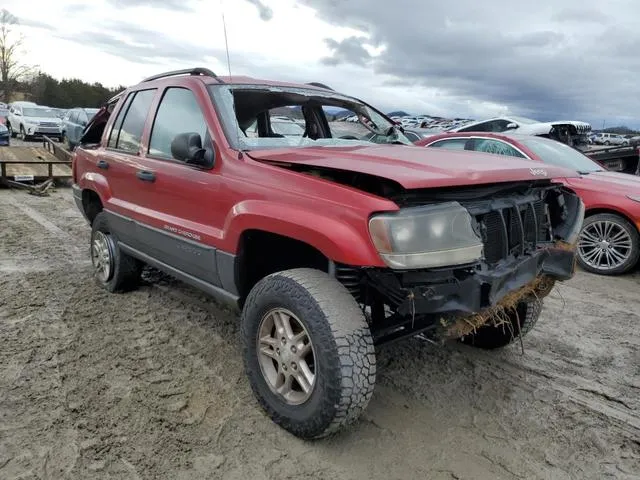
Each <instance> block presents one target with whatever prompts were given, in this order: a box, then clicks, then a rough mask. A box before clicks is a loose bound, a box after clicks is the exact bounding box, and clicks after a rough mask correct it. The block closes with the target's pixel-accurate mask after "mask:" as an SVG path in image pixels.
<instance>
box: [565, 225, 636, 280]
mask: <svg viewBox="0 0 640 480" xmlns="http://www.w3.org/2000/svg"><path fill="white" fill-rule="evenodd" d="M638 258H640V235H638V230H637V229H636V228H635V227H634V226H633V225H632V224H631V223H630V222H628V221H627V220H625V219H624V218H622V217H621V216H619V215H615V214H610V213H601V214H597V215H593V216H590V217H587V218H586V219H585V221H584V223H583V225H582V230H581V232H580V237H579V238H578V264H579V265H580V267H582V268H583V269H584V270H586V271H588V272H591V273H597V274H600V275H620V274H622V273H626V272H628V271H629V270H631V269H632V268H633V267H635V266H636V264H637V263H638Z"/></svg>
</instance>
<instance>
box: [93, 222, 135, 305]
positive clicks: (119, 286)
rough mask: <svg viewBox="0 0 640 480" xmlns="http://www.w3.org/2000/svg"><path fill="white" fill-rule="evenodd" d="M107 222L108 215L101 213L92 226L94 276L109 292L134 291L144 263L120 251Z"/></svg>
mask: <svg viewBox="0 0 640 480" xmlns="http://www.w3.org/2000/svg"><path fill="white" fill-rule="evenodd" d="M107 220H108V219H107V215H106V214H105V213H104V212H100V213H99V214H98V215H96V218H95V219H94V220H93V224H92V226H91V246H90V247H91V248H90V252H91V263H92V265H93V276H94V278H95V280H96V282H97V283H98V285H100V286H101V287H102V288H104V289H106V290H108V291H109V292H125V291H129V290H133V289H135V288H136V287H137V286H138V284H139V281H140V274H141V272H142V263H141V262H140V261H139V260H136V259H135V258H133V257H131V256H129V255H127V254H125V253H124V252H122V251H121V250H120V248H119V247H118V242H117V241H116V238H115V236H114V235H113V234H112V233H111V231H110V229H109V223H108V221H107Z"/></svg>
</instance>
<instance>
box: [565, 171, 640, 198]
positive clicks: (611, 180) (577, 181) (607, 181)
mask: <svg viewBox="0 0 640 480" xmlns="http://www.w3.org/2000/svg"><path fill="white" fill-rule="evenodd" d="M569 183H570V184H573V185H579V186H580V187H582V188H585V189H589V190H597V191H600V192H607V193H614V194H615V193H617V194H620V195H640V177H638V176H636V175H630V174H628V173H620V172H610V171H605V172H593V173H590V174H588V175H584V176H582V177H580V178H572V179H570V180H569Z"/></svg>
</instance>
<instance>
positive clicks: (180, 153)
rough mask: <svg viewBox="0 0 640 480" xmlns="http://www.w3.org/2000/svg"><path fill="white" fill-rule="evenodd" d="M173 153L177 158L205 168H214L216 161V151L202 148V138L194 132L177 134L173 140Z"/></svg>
mask: <svg viewBox="0 0 640 480" xmlns="http://www.w3.org/2000/svg"><path fill="white" fill-rule="evenodd" d="M171 155H173V158H175V159H176V160H180V161H182V162H185V163H188V164H191V165H198V166H200V167H205V168H213V164H214V163H215V153H214V152H213V151H212V150H208V149H206V148H202V139H201V138H200V135H198V134H197V133H194V132H187V133H180V134H178V135H176V136H175V138H174V139H173V141H172V142H171Z"/></svg>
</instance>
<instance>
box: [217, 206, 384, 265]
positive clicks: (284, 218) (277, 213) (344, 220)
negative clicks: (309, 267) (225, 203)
mask: <svg viewBox="0 0 640 480" xmlns="http://www.w3.org/2000/svg"><path fill="white" fill-rule="evenodd" d="M360 214H361V212H360ZM357 222H358V217H356V216H353V217H351V218H349V217H348V216H347V215H345V214H344V212H342V215H340V213H338V212H326V211H313V210H310V209H308V208H304V207H300V206H297V205H293V204H285V203H273V202H268V201H264V200H247V201H244V202H241V203H239V204H237V205H236V206H235V207H234V208H233V209H232V210H231V213H230V214H229V216H228V217H227V219H226V221H225V226H224V231H225V232H227V233H226V235H225V240H226V242H225V243H226V245H227V246H228V247H229V248H230V249H231V251H234V252H237V249H238V246H239V242H240V238H241V235H242V234H243V232H245V231H247V230H262V231H265V232H270V233H274V234H277V235H282V236H285V237H289V238H293V239H295V240H299V241H301V242H304V243H306V244H308V245H311V246H312V247H314V248H315V249H317V250H318V251H320V252H321V253H322V254H323V255H325V256H326V257H327V258H328V259H329V260H333V261H334V262H338V263H345V264H347V265H361V266H380V267H384V266H385V264H384V262H383V261H382V259H381V258H380V256H379V255H378V252H377V251H376V249H375V247H374V246H373V243H372V242H371V240H370V238H369V235H368V233H367V235H366V237H365V238H363V233H364V232H367V228H368V227H367V226H366V221H364V222H362V227H359V226H358V225H357Z"/></svg>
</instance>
